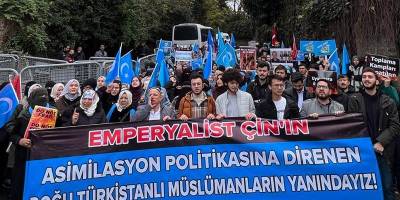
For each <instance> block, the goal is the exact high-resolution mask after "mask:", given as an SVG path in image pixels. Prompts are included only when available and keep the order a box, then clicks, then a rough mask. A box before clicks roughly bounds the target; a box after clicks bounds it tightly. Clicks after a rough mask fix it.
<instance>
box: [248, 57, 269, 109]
mask: <svg viewBox="0 0 400 200" xmlns="http://www.w3.org/2000/svg"><path fill="white" fill-rule="evenodd" d="M269 68H270V65H269V64H268V63H266V62H260V63H258V64H257V76H256V78H255V80H254V81H253V82H251V83H250V84H249V86H248V87H247V92H248V93H250V94H251V96H252V97H253V100H254V105H255V106H256V109H257V107H258V104H259V103H260V101H261V100H263V99H265V98H266V96H267V92H268V90H269V88H268V83H267V77H268V72H269Z"/></svg>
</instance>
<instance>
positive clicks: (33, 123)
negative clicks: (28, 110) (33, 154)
mask: <svg viewBox="0 0 400 200" xmlns="http://www.w3.org/2000/svg"><path fill="white" fill-rule="evenodd" d="M56 119H57V109H53V108H46V107H42V106H35V108H34V109H33V112H32V116H31V118H30V119H29V123H28V126H27V128H26V130H25V134H24V138H28V137H29V132H30V131H31V130H34V129H45V128H54V127H55V125H56Z"/></svg>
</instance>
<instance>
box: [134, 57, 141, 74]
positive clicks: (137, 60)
mask: <svg viewBox="0 0 400 200" xmlns="http://www.w3.org/2000/svg"><path fill="white" fill-rule="evenodd" d="M134 72H135V73H134V77H139V75H140V59H139V58H136V63H135V71H134Z"/></svg>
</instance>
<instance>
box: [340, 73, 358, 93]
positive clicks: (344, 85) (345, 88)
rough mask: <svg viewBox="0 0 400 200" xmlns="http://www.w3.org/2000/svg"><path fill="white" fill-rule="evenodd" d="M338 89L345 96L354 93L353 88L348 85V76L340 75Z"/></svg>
mask: <svg viewBox="0 0 400 200" xmlns="http://www.w3.org/2000/svg"><path fill="white" fill-rule="evenodd" d="M337 86H338V89H340V90H341V91H342V92H344V93H346V94H353V93H355V92H356V91H355V89H354V86H352V85H350V79H349V76H347V75H343V74H340V75H339V76H338V80H337Z"/></svg>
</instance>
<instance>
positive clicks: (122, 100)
mask: <svg viewBox="0 0 400 200" xmlns="http://www.w3.org/2000/svg"><path fill="white" fill-rule="evenodd" d="M135 113H136V109H134V108H133V104H132V93H131V92H130V91H129V90H122V91H121V93H120V94H119V98H118V102H117V103H115V104H114V105H112V106H111V109H110V111H109V112H108V114H107V122H129V121H132V120H133V117H134V116H135Z"/></svg>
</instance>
